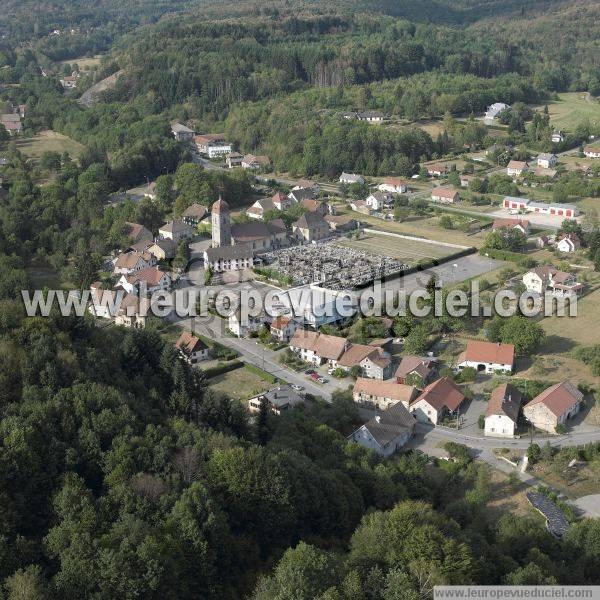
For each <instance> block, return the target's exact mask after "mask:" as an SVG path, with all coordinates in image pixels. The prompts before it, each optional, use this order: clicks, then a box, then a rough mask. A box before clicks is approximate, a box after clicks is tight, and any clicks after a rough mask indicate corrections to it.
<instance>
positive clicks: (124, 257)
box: [114, 251, 156, 275]
mask: <svg viewBox="0 0 600 600" xmlns="http://www.w3.org/2000/svg"><path fill="white" fill-rule="evenodd" d="M155 264H156V258H155V257H154V256H153V255H152V254H150V252H147V251H143V252H137V251H133V252H123V253H122V254H119V256H118V257H117V259H116V260H115V263H114V265H115V270H114V274H115V275H130V274H131V273H136V272H137V271H141V270H142V269H147V268H148V267H153V266H154V265H155Z"/></svg>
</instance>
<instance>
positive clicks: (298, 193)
mask: <svg viewBox="0 0 600 600" xmlns="http://www.w3.org/2000/svg"><path fill="white" fill-rule="evenodd" d="M292 196H293V197H294V198H295V199H296V201H298V202H302V200H314V199H315V198H316V194H315V191H314V189H313V188H302V189H299V190H292V191H291V192H290V193H289V195H288V197H289V198H291V197H292Z"/></svg>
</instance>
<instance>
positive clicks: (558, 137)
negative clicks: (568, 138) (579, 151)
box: [551, 131, 565, 144]
mask: <svg viewBox="0 0 600 600" xmlns="http://www.w3.org/2000/svg"><path fill="white" fill-rule="evenodd" d="M551 140H552V143H553V144H560V143H562V142H564V141H565V136H564V134H563V132H562V131H553V132H552V138H551Z"/></svg>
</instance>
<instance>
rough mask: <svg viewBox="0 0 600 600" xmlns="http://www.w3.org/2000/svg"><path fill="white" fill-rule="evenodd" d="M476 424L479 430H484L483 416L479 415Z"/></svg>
mask: <svg viewBox="0 0 600 600" xmlns="http://www.w3.org/2000/svg"><path fill="white" fill-rule="evenodd" d="M477 424H478V425H479V429H485V415H479V419H477Z"/></svg>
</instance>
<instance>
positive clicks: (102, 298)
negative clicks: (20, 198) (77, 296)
mask: <svg viewBox="0 0 600 600" xmlns="http://www.w3.org/2000/svg"><path fill="white" fill-rule="evenodd" d="M124 297H125V292H124V291H123V290H121V291H116V290H105V289H103V288H102V284H101V283H100V282H99V281H96V282H94V283H92V284H91V285H90V305H89V306H88V311H89V312H90V313H91V314H92V315H94V316H95V317H98V318H99V319H112V318H113V317H116V315H117V312H118V310H119V306H120V304H121V302H122V300H123V298H124Z"/></svg>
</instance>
